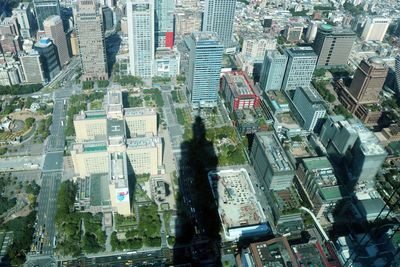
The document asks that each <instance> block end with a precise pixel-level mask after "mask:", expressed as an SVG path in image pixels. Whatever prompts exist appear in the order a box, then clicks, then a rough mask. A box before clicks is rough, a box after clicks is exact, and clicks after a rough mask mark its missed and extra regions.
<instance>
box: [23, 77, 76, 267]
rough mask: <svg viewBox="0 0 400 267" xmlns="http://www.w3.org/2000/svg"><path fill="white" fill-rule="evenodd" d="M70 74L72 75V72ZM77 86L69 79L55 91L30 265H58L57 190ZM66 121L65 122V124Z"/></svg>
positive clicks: (29, 255) (29, 254) (29, 258)
mask: <svg viewBox="0 0 400 267" xmlns="http://www.w3.org/2000/svg"><path fill="white" fill-rule="evenodd" d="M68 75H71V72H69V74H67V76H68ZM73 91H74V86H73V84H72V82H68V83H66V84H65V85H64V87H61V88H59V89H58V90H57V91H56V92H55V93H54V107H53V118H52V125H51V126H50V137H49V139H48V143H47V147H46V156H45V159H44V163H43V169H42V187H41V189H40V193H39V196H38V211H37V221H36V222H37V224H36V229H35V230H36V231H35V237H34V240H35V241H34V245H35V250H32V251H31V252H29V253H28V255H27V256H28V257H27V262H26V264H25V265H26V266H40V267H42V266H55V264H56V261H55V260H54V258H53V252H54V249H53V246H54V242H55V221H54V220H55V212H56V204H57V203H56V201H57V193H58V189H59V186H60V183H61V178H62V168H63V153H64V142H65V135H64V126H65V115H66V108H67V99H68V98H69V97H70V96H71V95H72V92H73ZM62 121H63V123H61V122H62Z"/></svg>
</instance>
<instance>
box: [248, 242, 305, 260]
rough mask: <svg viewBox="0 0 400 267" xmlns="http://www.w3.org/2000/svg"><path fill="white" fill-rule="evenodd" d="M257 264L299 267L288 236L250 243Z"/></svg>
mask: <svg viewBox="0 0 400 267" xmlns="http://www.w3.org/2000/svg"><path fill="white" fill-rule="evenodd" d="M250 250H251V252H252V255H253V259H254V261H255V263H256V265H255V266H282V267H289V266H290V267H297V266H298V264H297V262H296V258H295V257H294V254H293V252H292V249H291V248H290V245H289V242H288V241H287V238H286V237H277V238H274V239H271V240H268V241H265V242H259V243H252V244H250Z"/></svg>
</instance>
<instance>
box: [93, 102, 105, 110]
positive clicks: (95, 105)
mask: <svg viewBox="0 0 400 267" xmlns="http://www.w3.org/2000/svg"><path fill="white" fill-rule="evenodd" d="M102 107H103V101H101V100H95V101H93V102H92V103H90V109H91V110H98V109H102Z"/></svg>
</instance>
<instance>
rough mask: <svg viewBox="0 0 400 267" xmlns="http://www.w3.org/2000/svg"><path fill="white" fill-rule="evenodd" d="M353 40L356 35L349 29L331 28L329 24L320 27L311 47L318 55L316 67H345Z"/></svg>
mask: <svg viewBox="0 0 400 267" xmlns="http://www.w3.org/2000/svg"><path fill="white" fill-rule="evenodd" d="M355 40H356V34H355V33H354V32H353V31H351V30H350V29H343V28H333V27H332V26H331V25H329V24H323V25H320V26H319V28H318V32H317V35H316V37H315V40H314V45H313V47H314V51H315V53H316V54H317V55H318V61H317V66H318V67H336V66H341V65H347V61H348V58H349V55H350V52H351V49H352V47H353V44H354V41H355Z"/></svg>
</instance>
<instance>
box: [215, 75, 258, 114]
mask: <svg viewBox="0 0 400 267" xmlns="http://www.w3.org/2000/svg"><path fill="white" fill-rule="evenodd" d="M221 91H222V92H223V95H224V98H225V101H226V102H227V106H228V107H229V109H230V111H235V110H237V109H252V108H256V107H258V106H259V105H260V97H259V96H258V95H257V94H256V93H255V92H254V85H253V82H252V80H251V79H250V78H249V77H248V76H247V74H246V72H244V71H231V72H227V73H225V74H224V75H223V77H222V80H221Z"/></svg>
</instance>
